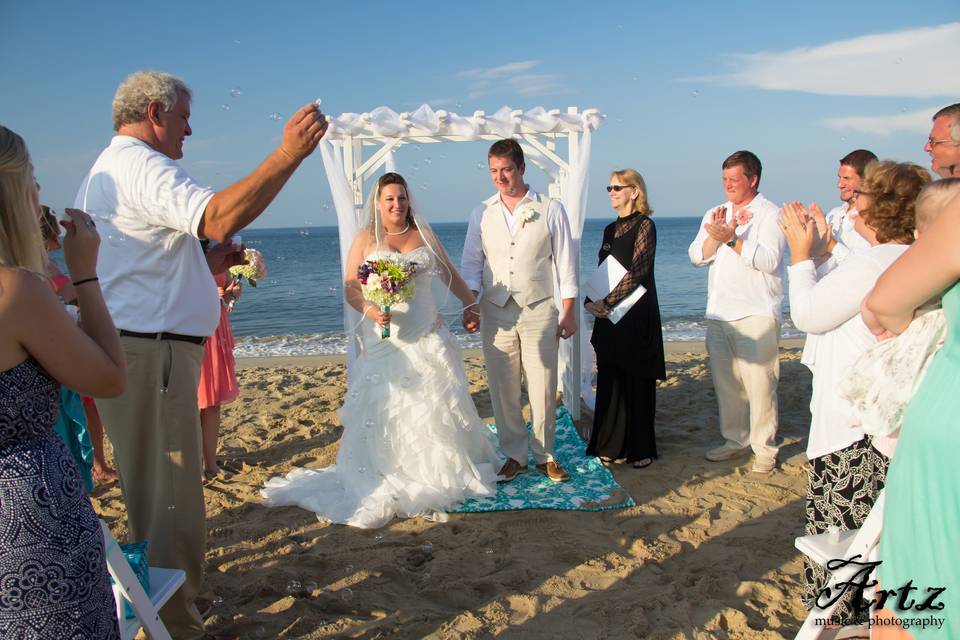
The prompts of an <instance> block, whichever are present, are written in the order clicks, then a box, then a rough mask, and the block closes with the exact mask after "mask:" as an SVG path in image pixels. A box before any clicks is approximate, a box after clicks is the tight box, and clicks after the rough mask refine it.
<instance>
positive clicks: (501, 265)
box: [461, 140, 577, 482]
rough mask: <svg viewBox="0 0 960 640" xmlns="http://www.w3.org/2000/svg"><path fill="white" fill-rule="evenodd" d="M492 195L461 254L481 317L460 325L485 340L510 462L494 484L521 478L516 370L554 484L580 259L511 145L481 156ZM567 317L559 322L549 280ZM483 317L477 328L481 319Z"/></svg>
mask: <svg viewBox="0 0 960 640" xmlns="http://www.w3.org/2000/svg"><path fill="white" fill-rule="evenodd" d="M487 162H488V164H489V166H490V178H491V179H492V180H493V185H494V186H495V187H496V188H497V191H498V192H499V193H497V194H496V195H494V196H492V197H490V198H488V199H487V200H485V201H484V202H483V203H482V204H481V205H480V206H478V207H477V208H476V209H474V210H473V213H472V214H471V215H470V224H469V226H468V227H467V238H466V240H465V242H464V246H463V260H462V264H461V266H462V272H463V277H464V279H465V280H466V282H467V284H468V285H469V286H470V288H471V289H473V292H474V295H476V294H477V293H478V292H479V291H480V290H481V284H482V285H483V294H482V295H481V296H480V306H479V312H478V309H477V307H476V306H471V307H468V308H467V309H466V310H465V311H464V314H463V326H464V328H465V329H466V330H467V331H469V332H471V333H472V332H474V331H476V330H477V329H478V328H479V329H480V330H481V337H482V339H483V358H484V361H485V363H486V366H487V378H488V380H489V384H490V397H491V400H492V401H493V415H494V417H495V419H496V421H497V434H498V436H499V438H500V450H501V451H502V452H503V453H504V455H506V456H507V462H506V463H505V464H504V465H503V468H502V469H500V474H499V476H500V478H499V479H500V481H501V482H509V481H510V480H513V479H514V478H516V477H517V475H518V474H521V473H525V472H526V471H527V429H526V427H525V425H524V420H523V415H522V413H521V410H520V370H521V367H522V368H523V374H524V377H525V378H526V380H527V395H528V396H529V398H530V413H531V417H532V423H533V433H532V441H531V443H530V446H531V447H532V449H533V458H534V460H535V461H536V464H537V470H538V471H540V472H541V473H543V474H544V475H546V476H547V477H548V478H549V479H550V480H552V481H554V482H566V481H567V480H569V479H570V475H569V474H568V473H567V472H566V471H564V469H563V467H561V466H560V465H559V464H557V461H556V460H555V459H554V452H553V442H554V432H555V430H556V407H557V352H558V348H559V343H560V338H564V339H567V338H569V337H570V336H572V335H573V334H574V333H576V331H577V321H576V316H575V315H574V303H575V301H576V298H577V263H576V260H577V254H576V250H575V248H574V246H573V242H572V240H571V237H570V223H569V222H568V221H567V213H566V211H564V209H563V205H562V204H560V202H559V201H558V200H553V199H551V198H548V197H546V196H542V195H540V194H539V193H537V192H536V191H534V190H533V189H531V188H530V187H529V186H528V185H526V184H524V182H523V172H524V170H525V169H526V166H525V165H524V162H523V150H522V149H521V148H520V144H519V143H517V141H516V140H499V141H497V142H495V143H494V144H493V145H492V146H491V147H490V151H489V153H488V154H487ZM556 280H559V283H560V297H561V298H562V300H563V310H562V312H561V313H560V314H559V317H558V314H557V307H556V305H555V304H554V297H553V291H554V282H555V281H556ZM481 316H482V317H483V322H482V326H481V322H480V317H481Z"/></svg>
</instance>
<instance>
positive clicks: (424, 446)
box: [261, 247, 501, 528]
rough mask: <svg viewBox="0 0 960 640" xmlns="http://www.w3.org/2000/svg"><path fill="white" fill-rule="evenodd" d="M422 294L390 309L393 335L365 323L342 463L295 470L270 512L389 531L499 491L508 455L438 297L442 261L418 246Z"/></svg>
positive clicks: (279, 486) (273, 488) (274, 485)
mask: <svg viewBox="0 0 960 640" xmlns="http://www.w3.org/2000/svg"><path fill="white" fill-rule="evenodd" d="M378 255H380V256H381V257H383V256H386V255H402V256H403V257H404V258H406V259H408V260H412V261H414V262H416V263H417V272H416V274H415V276H414V283H415V287H416V296H415V298H414V299H413V300H412V301H410V302H408V303H402V304H398V305H395V306H393V307H391V309H390V311H391V316H392V321H391V324H390V332H391V336H390V337H389V338H387V339H380V327H379V326H377V325H376V324H375V323H373V322H372V321H370V320H367V319H364V321H363V324H362V325H361V329H360V331H361V334H360V338H361V342H362V346H363V352H362V354H361V355H360V357H359V358H358V359H357V362H356V365H355V369H354V371H353V374H352V379H351V384H350V388H349V389H348V391H347V398H346V400H345V402H344V404H343V408H342V409H341V411H340V420H341V422H342V424H343V436H342V439H341V441H340V451H339V452H338V454H337V463H336V465H334V466H332V467H328V468H326V469H294V470H293V471H291V472H290V473H289V474H287V476H286V478H272V479H271V480H269V481H268V482H267V484H266V486H265V488H264V489H263V490H262V491H261V494H262V495H263V497H264V503H265V504H266V505H268V506H284V505H297V506H300V507H302V508H304V509H307V510H309V511H313V512H315V513H316V514H317V517H318V518H319V519H320V520H324V521H330V522H335V523H341V524H348V525H351V526H354V527H360V528H377V527H382V526H383V525H385V524H386V523H387V522H389V521H390V520H391V519H392V518H393V517H394V516H396V517H401V518H409V517H416V516H422V517H426V518H431V519H434V520H438V521H443V520H445V519H446V514H445V510H446V509H448V508H450V507H452V506H453V505H456V504H458V503H459V502H461V501H463V500H464V499H465V498H470V497H485V496H491V495H494V494H495V492H496V478H497V476H496V474H497V469H499V468H500V462H501V459H500V458H499V456H498V454H497V452H496V449H495V447H494V445H493V438H494V436H493V434H492V433H490V431H489V430H488V429H487V428H486V427H485V426H484V425H483V423H482V421H481V420H480V416H479V415H478V414H477V410H476V407H475V406H474V404H473V400H472V399H471V397H470V393H469V387H468V385H467V380H466V375H465V373H464V368H463V358H462V352H461V350H460V346H459V345H458V344H457V342H456V339H455V338H454V337H453V335H452V334H451V333H450V331H449V330H448V329H447V327H446V325H445V324H444V323H443V322H442V320H441V319H440V316H439V314H438V311H437V305H436V302H435V301H434V298H433V293H432V291H431V282H432V280H433V278H434V272H433V268H434V259H433V256H432V254H431V252H430V250H429V249H428V248H426V247H419V248H417V249H414V250H413V251H408V252H406V253H403V254H397V253H395V252H379V254H378Z"/></svg>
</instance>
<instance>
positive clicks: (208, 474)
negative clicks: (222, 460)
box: [200, 464, 223, 482]
mask: <svg viewBox="0 0 960 640" xmlns="http://www.w3.org/2000/svg"><path fill="white" fill-rule="evenodd" d="M220 477H223V469H221V468H220V466H219V465H217V464H214V465H213V468H212V469H211V468H209V467H204V469H203V475H202V476H201V477H200V481H201V482H210V481H212V480H216V479H217V478H220Z"/></svg>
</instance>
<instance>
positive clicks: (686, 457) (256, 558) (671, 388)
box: [94, 341, 810, 640]
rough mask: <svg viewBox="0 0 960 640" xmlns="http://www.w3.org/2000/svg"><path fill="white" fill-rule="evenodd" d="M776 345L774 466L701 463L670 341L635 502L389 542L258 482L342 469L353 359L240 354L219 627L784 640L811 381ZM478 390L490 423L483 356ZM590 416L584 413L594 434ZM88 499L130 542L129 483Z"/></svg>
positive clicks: (700, 436) (222, 496)
mask: <svg viewBox="0 0 960 640" xmlns="http://www.w3.org/2000/svg"><path fill="white" fill-rule="evenodd" d="M797 346H798V344H797V342H795V341H794V342H788V343H785V347H786V348H784V349H783V350H782V358H781V366H782V369H781V370H782V376H781V384H780V419H781V435H782V436H783V438H784V441H785V443H784V447H783V449H782V450H781V457H780V460H781V463H780V466H779V467H778V469H777V470H776V471H775V472H773V473H772V474H770V475H759V474H754V473H751V472H750V461H749V459H748V458H743V459H739V460H735V461H730V462H723V463H711V462H707V461H706V460H705V459H704V457H703V453H704V451H705V450H706V449H708V448H710V447H711V446H714V445H716V444H719V443H720V437H719V429H718V426H717V412H716V400H715V396H714V392H713V387H712V383H711V380H710V373H709V367H708V365H707V360H706V356H705V355H704V354H703V349H702V344H699V345H698V344H693V343H683V344H679V345H671V348H670V354H669V355H668V364H667V374H668V379H667V380H665V381H664V382H663V383H662V384H661V385H660V389H659V392H658V411H657V419H658V422H657V441H658V446H659V449H660V456H661V457H660V459H659V460H658V461H657V462H656V463H654V464H653V465H652V466H651V467H649V468H647V469H642V470H635V469H632V468H628V467H623V466H615V467H614V469H613V473H614V476H615V477H616V479H617V481H618V482H619V483H620V484H621V485H622V486H623V487H624V489H625V490H626V491H627V492H628V493H629V494H630V495H631V496H633V498H634V500H635V501H636V503H637V505H638V506H636V507H634V508H631V509H623V510H614V511H605V512H599V513H587V512H571V511H513V512H501V513H486V514H452V515H451V516H450V521H449V522H447V523H445V524H437V523H432V522H426V521H423V520H419V519H417V520H403V521H399V520H395V521H393V522H392V523H391V524H390V525H388V526H387V527H385V528H383V529H381V530H378V531H362V530H356V529H351V528H348V527H344V526H339V525H327V524H322V523H320V522H318V521H317V519H316V518H315V516H314V515H313V514H312V513H309V512H306V511H303V510H301V509H298V508H293V507H289V508H280V509H267V508H265V507H263V506H261V505H260V497H259V489H260V487H261V486H262V485H263V483H264V482H265V481H266V480H267V479H268V478H270V477H271V476H275V475H282V474H285V473H286V472H287V471H289V470H290V469H291V468H292V467H294V466H326V465H328V464H331V463H333V462H334V460H335V458H336V453H337V447H338V442H339V438H340V433H341V427H340V425H339V420H338V417H337V411H338V409H339V407H340V404H341V402H342V400H343V395H344V392H345V389H346V382H345V367H344V364H343V358H342V357H337V356H320V357H310V358H263V359H245V360H241V361H239V362H238V364H239V379H240V384H241V389H242V392H241V398H240V400H239V401H237V402H236V403H234V404H231V405H228V406H227V407H225V409H224V418H223V430H222V437H221V440H220V445H221V451H220V453H221V457H222V460H223V464H224V466H225V467H226V468H227V469H229V470H230V471H231V473H230V474H229V475H227V476H226V477H224V478H222V479H218V480H215V481H212V482H210V483H208V484H207V486H206V490H205V493H206V499H207V516H208V527H209V529H208V536H209V537H208V545H207V577H206V583H205V592H204V595H205V596H207V597H209V598H211V599H213V600H214V602H215V607H214V610H213V614H212V615H211V617H209V618H208V619H207V622H208V625H209V626H210V627H211V628H212V630H214V631H216V632H218V633H222V634H225V635H226V637H239V638H333V637H337V638H426V637H429V638H493V637H496V638H550V639H551V640H554V639H556V638H790V637H793V635H794V634H795V633H796V631H797V629H798V628H799V625H800V624H801V622H802V620H803V618H804V616H805V615H806V612H805V610H804V609H803V606H802V604H801V602H800V591H801V583H802V561H801V556H800V554H799V553H798V552H797V551H796V550H795V549H794V546H793V540H794V538H795V537H796V536H798V535H801V534H802V533H803V521H804V515H803V514H804V505H803V499H804V491H805V468H804V465H805V462H806V457H805V455H804V453H803V448H804V446H805V435H806V431H807V427H808V424H809V413H808V410H807V406H808V404H809V394H810V374H809V372H808V371H807V369H806V368H805V367H804V366H802V365H801V364H800V363H799V350H798V349H797ZM466 363H467V373H468V377H469V380H470V391H471V393H472V394H473V397H474V400H475V401H476V404H477V407H478V410H479V411H480V415H481V416H482V417H483V418H485V419H487V420H488V421H492V420H493V412H492V409H491V406H490V401H489V396H488V391H487V385H486V377H485V371H484V368H483V361H482V359H481V358H480V357H479V354H477V353H475V352H468V353H467V354H466ZM590 419H591V416H590V413H589V411H588V410H586V409H585V408H584V412H583V414H582V418H581V419H580V420H579V421H578V422H577V426H578V429H580V430H581V431H582V432H583V431H584V430H585V429H587V428H589V424H590ZM94 506H95V507H96V508H97V510H98V512H99V513H100V514H101V515H102V516H103V517H104V518H105V519H106V520H107V522H108V523H109V524H110V526H111V528H112V529H113V531H114V533H115V534H116V535H117V536H118V537H119V538H121V539H122V537H123V536H124V535H125V534H126V527H125V516H124V510H123V501H122V498H121V496H120V491H119V488H118V487H117V485H116V483H113V484H110V485H107V486H105V487H100V488H98V489H97V491H96V492H95V494H94Z"/></svg>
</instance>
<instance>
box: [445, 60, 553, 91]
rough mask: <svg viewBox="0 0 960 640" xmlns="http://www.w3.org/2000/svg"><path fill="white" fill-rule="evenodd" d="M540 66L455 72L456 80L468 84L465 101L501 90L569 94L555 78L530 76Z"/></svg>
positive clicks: (523, 64) (510, 64)
mask: <svg viewBox="0 0 960 640" xmlns="http://www.w3.org/2000/svg"><path fill="white" fill-rule="evenodd" d="M539 65H540V61H539V60H522V61H519V62H508V63H507V64H502V65H499V66H496V67H489V68H477V69H467V70H465V71H458V72H457V73H456V77H457V78H460V79H462V80H469V83H468V85H467V91H466V94H467V99H468V100H475V99H476V98H479V97H481V96H485V95H489V94H491V93H495V92H496V91H500V90H502V89H503V88H504V87H506V88H509V89H510V90H511V91H513V92H514V93H516V94H518V95H521V96H545V95H554V94H557V93H566V92H568V91H569V88H568V87H567V86H566V85H565V84H564V83H563V79H562V78H561V77H560V76H559V75H557V74H553V73H529V72H530V71H531V70H533V69H534V68H536V67H537V66H539Z"/></svg>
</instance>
